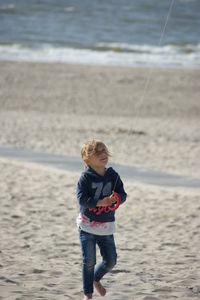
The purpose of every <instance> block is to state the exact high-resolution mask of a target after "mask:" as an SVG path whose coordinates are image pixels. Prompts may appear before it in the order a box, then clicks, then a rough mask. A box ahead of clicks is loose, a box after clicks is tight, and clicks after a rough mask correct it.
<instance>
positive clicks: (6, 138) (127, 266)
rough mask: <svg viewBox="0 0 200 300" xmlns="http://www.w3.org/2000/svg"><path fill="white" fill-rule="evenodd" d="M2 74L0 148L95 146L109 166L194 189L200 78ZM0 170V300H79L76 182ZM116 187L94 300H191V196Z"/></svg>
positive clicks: (40, 71) (18, 66) (66, 71)
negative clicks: (111, 255)
mask: <svg viewBox="0 0 200 300" xmlns="http://www.w3.org/2000/svg"><path fill="white" fill-rule="evenodd" d="M0 72H1V76H0V144H11V145H15V146H18V147H22V148H26V149H35V150H40V151H41V150H42V151H44V152H45V151H46V152H50V153H58V154H65V155H73V156H78V155H79V152H80V146H81V144H82V142H83V141H85V139H88V138H99V139H103V140H104V141H105V142H106V143H107V145H108V146H109V148H111V150H112V152H113V157H112V161H113V162H117V163H121V164H130V165H136V166H141V167H145V168H152V169H157V170H163V171H168V172H172V173H176V174H181V175H182V174H183V175H187V176H192V177H196V178H200V160H199V157H200V143H199V141H200V130H199V129H200V101H199V98H200V97H199V96H200V86H199V78H200V76H199V75H200V71H198V70H196V71H194V70H151V69H146V70H144V69H131V68H130V69H129V68H107V67H106V68H105V67H94V66H90V67H89V66H78V65H77V66H73V65H61V64H60V65H59V64H33V63H9V62H0ZM148 76H150V77H151V80H150V84H149V86H148V88H147V92H146V93H145V95H144V94H143V90H144V86H145V82H146V79H147V78H148ZM0 168H1V180H0V190H1V194H0V203H1V210H0V228H1V231H0V241H1V249H0V259H1V261H0V299H5V300H17V299H18V300H24V299H26V300H30V299H31V300H35V299H46V300H57V299H58V300H60V299H63V300H64V299H76V300H79V299H82V292H81V290H82V287H81V253H80V246H79V240H78V233H77V228H76V224H75V219H76V216H77V212H78V206H77V203H76V198H75V187H76V182H77V180H78V178H79V175H80V174H76V173H68V172H63V171H56V170H54V169H53V168H44V167H41V166H39V165H33V164H25V163H21V162H20V163H19V162H14V161H13V160H6V159H1V158H0ZM125 187H126V190H127V193H128V199H127V202H126V204H124V205H123V206H122V207H120V209H119V210H118V211H117V228H118V230H117V232H116V243H117V249H118V257H119V259H118V265H117V266H116V267H115V269H114V270H113V272H112V273H111V274H108V275H107V276H106V277H105V279H104V280H103V283H104V284H105V286H106V288H107V290H108V293H107V296H106V297H105V298H104V299H105V300H106V299H108V300H124V299H129V300H153V299H159V300H165V299H170V300H173V299H181V300H189V299H192V300H196V299H200V284H199V282H200V265H199V259H200V254H199V248H200V233H199V232H200V218H199V214H200V201H199V190H197V189H196V190H192V189H183V188H173V189H172V188H171V189H170V188H161V187H152V186H147V185H141V184H138V183H135V182H126V181H125ZM94 299H100V297H99V296H98V295H96V294H94Z"/></svg>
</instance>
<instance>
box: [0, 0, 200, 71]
mask: <svg viewBox="0 0 200 300" xmlns="http://www.w3.org/2000/svg"><path fill="white" fill-rule="evenodd" d="M0 60H3V61H28V62H45V63H54V62H58V63H72V64H74V63H75V64H76V63H80V64H89V65H103V66H107V65H110V66H126V67H127V66H128V67H156V68H193V69H194V68H195V69H199V68H200V0H121V1H120V0H0Z"/></svg>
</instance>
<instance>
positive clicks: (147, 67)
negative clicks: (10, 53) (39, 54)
mask: <svg viewBox="0 0 200 300" xmlns="http://www.w3.org/2000/svg"><path fill="white" fill-rule="evenodd" d="M1 63H14V64H15V63H16V64H18V63H19V64H44V65H66V66H67V65H69V66H85V67H94V68H95V67H97V68H98V67H100V68H113V69H115V68H116V69H118V68H119V69H139V70H143V71H145V70H150V69H151V70H161V71H167V70H174V71H197V72H199V71H200V67H199V66H198V67H194V66H178V65H177V66H176V65H175V64H174V65H171V66H170V65H169V66H166V65H165V66H162V64H160V65H142V64H141V65H139V64H138V65H137V64H136V65H130V66H129V65H128V64H127V65H120V64H119V65H117V64H116V65H114V64H108V63H105V64H103V63H99V64H98V63H89V62H88V63H84V62H77V63H76V62H65V61H39V60H38V61H37V60H35V61H34V60H29V59H15V58H13V59H1V58H0V64H1Z"/></svg>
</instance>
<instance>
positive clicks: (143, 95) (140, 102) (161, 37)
mask: <svg viewBox="0 0 200 300" xmlns="http://www.w3.org/2000/svg"><path fill="white" fill-rule="evenodd" d="M174 1H175V0H171V1H170V6H169V9H168V13H167V17H166V20H165V23H164V26H163V29H162V31H161V34H160V38H159V42H158V47H160V46H161V44H162V41H163V38H164V35H165V32H166V28H167V24H168V22H169V17H170V15H171V12H172V8H173V5H174ZM153 70H154V69H153V68H150V70H149V72H148V75H147V77H146V80H145V84H144V89H143V93H142V95H141V97H140V99H139V102H138V104H137V105H136V106H138V107H139V105H140V104H142V103H143V102H144V98H145V96H146V94H147V90H148V87H149V83H150V80H151V78H152V74H153ZM137 116H138V111H136V116H135V119H137Z"/></svg>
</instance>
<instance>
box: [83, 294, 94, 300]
mask: <svg viewBox="0 0 200 300" xmlns="http://www.w3.org/2000/svg"><path fill="white" fill-rule="evenodd" d="M89 299H92V294H86V295H85V296H84V298H83V300H89Z"/></svg>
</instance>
